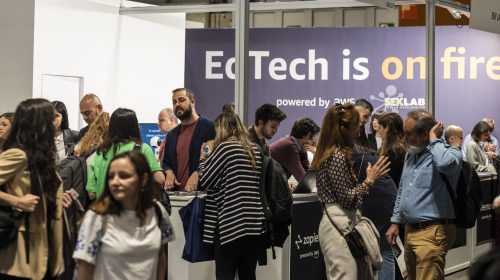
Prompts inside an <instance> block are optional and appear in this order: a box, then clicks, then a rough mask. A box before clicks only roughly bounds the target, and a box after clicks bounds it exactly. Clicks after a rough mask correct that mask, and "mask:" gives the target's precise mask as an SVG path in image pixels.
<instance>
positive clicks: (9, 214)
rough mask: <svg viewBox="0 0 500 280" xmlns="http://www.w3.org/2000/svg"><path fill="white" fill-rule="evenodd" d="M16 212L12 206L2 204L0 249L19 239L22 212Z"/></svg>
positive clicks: (0, 210) (0, 211) (0, 208)
mask: <svg viewBox="0 0 500 280" xmlns="http://www.w3.org/2000/svg"><path fill="white" fill-rule="evenodd" d="M16 212H17V211H15V210H14V209H12V208H11V207H6V206H0V249H2V248H5V247H7V246H8V245H9V244H10V243H12V242H14V241H15V240H16V239H17V232H18V231H19V225H20V224H21V221H20V214H21V213H20V212H17V213H16Z"/></svg>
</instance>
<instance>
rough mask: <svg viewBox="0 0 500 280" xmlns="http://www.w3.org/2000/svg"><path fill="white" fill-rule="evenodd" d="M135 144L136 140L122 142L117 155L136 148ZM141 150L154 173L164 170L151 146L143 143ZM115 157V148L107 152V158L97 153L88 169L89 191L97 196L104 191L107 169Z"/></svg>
mask: <svg viewBox="0 0 500 280" xmlns="http://www.w3.org/2000/svg"><path fill="white" fill-rule="evenodd" d="M134 145H135V143H134V142H128V143H123V144H120V145H119V147H118V149H117V151H116V155H119V154H122V153H124V152H129V151H132V150H133V149H134ZM141 152H142V154H143V155H144V156H145V157H146V159H147V161H148V163H149V168H151V172H153V173H154V172H156V171H161V170H162V169H161V167H160V164H159V163H158V162H157V161H156V158H155V155H154V153H153V150H152V149H151V147H149V146H148V145H145V144H142V146H141ZM113 157H114V155H113V148H111V149H109V151H108V152H107V153H106V159H105V158H104V156H103V155H102V154H100V153H97V155H96V156H95V157H94V158H93V159H92V161H91V162H90V168H89V170H88V176H87V191H88V192H95V193H96V197H97V198H99V197H100V196H101V194H102V193H103V192H104V185H105V182H104V180H106V171H107V170H108V166H109V163H110V162H111V160H112V159H113Z"/></svg>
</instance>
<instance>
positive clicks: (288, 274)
mask: <svg viewBox="0 0 500 280" xmlns="http://www.w3.org/2000/svg"><path fill="white" fill-rule="evenodd" d="M192 198H193V196H176V195H171V196H170V200H171V203H172V215H171V216H170V219H171V221H172V224H173V227H174V231H175V235H176V239H175V241H173V242H171V243H169V245H168V279H169V280H215V262H214V261H209V262H200V263H190V262H187V261H185V260H184V259H182V251H183V249H184V243H185V239H184V232H183V228H182V221H181V219H180V216H179V209H180V208H181V207H184V206H186V205H187V204H188V203H189V202H190V201H191V199H192ZM321 215H322V210H321V207H320V204H319V202H318V197H317V195H316V194H294V195H293V213H292V219H293V223H292V225H291V230H290V232H291V233H290V236H289V237H288V239H287V240H286V241H285V245H284V246H283V248H275V251H276V259H274V260H273V258H272V253H271V250H267V265H266V266H257V270H256V275H257V279H273V280H274V279H318V280H321V279H326V278H325V273H324V271H325V269H324V262H323V256H322V254H321V250H320V247H319V237H318V227H319V221H320V219H321Z"/></svg>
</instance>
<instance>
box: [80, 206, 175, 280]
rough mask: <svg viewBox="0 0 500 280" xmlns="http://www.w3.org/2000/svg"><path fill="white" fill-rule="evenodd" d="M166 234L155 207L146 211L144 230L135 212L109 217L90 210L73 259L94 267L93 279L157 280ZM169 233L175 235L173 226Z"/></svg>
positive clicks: (127, 211)
mask: <svg viewBox="0 0 500 280" xmlns="http://www.w3.org/2000/svg"><path fill="white" fill-rule="evenodd" d="M104 220H106V221H104ZM103 222H104V223H105V228H104V229H103ZM168 223H169V225H170V221H168ZM103 231H104V235H103V236H102V237H101V235H102V232H103ZM163 231H164V229H163V227H162V230H161V231H160V227H158V219H157V218H156V213H155V210H154V208H153V207H152V208H150V209H148V210H147V212H146V221H145V224H144V226H142V227H139V219H138V218H137V216H136V213H135V211H132V210H125V211H122V213H121V215H120V216H117V215H106V218H104V216H102V215H99V214H96V213H95V212H94V211H92V210H89V211H87V213H86V214H85V217H84V219H83V222H82V225H81V227H80V232H79V235H78V240H77V243H76V246H75V252H74V253H73V258H74V259H79V260H83V261H86V262H88V263H90V264H93V265H95V267H94V279H140V280H148V279H151V280H154V279H156V273H157V266H158V256H159V252H160V247H161V245H162V244H164V243H166V242H167V241H168V240H166V239H165V238H163V239H162V233H163V235H164V236H165V233H164V232H163ZM167 231H170V232H171V233H172V234H173V232H172V228H171V226H170V228H169V229H167ZM162 240H163V241H162Z"/></svg>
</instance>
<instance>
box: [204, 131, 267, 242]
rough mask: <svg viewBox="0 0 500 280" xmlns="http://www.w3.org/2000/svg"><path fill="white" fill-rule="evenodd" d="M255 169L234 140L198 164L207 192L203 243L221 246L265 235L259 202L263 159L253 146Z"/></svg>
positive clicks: (222, 145) (262, 213) (230, 140)
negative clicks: (247, 237) (243, 238)
mask: <svg viewBox="0 0 500 280" xmlns="http://www.w3.org/2000/svg"><path fill="white" fill-rule="evenodd" d="M252 147H253V151H254V154H255V162H256V167H255V168H254V167H253V166H252V163H251V161H250V157H249V155H248V154H247V152H246V150H244V149H243V146H242V145H241V144H240V143H239V142H237V141H236V140H235V139H234V138H230V139H229V140H227V141H225V142H222V143H221V144H220V145H219V146H217V147H216V148H215V150H214V151H213V152H212V154H211V155H210V156H209V157H208V158H207V159H206V160H202V161H201V163H200V170H199V173H200V177H199V178H200V184H201V185H202V186H203V187H204V188H205V189H206V191H207V197H206V202H205V219H204V231H203V241H204V242H206V243H213V242H214V239H215V235H216V234H217V233H218V236H219V240H220V244H222V245H223V244H226V243H229V242H232V241H234V240H237V239H239V238H242V237H244V236H260V235H262V234H263V232H264V212H263V208H262V203H261V200H260V189H259V183H260V169H261V166H262V160H261V156H260V152H259V150H258V147H257V145H252Z"/></svg>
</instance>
